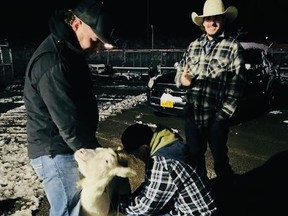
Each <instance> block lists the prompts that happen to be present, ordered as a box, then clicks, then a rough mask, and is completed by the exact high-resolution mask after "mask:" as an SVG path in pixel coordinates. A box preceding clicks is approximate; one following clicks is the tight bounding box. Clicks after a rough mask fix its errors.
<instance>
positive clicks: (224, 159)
mask: <svg viewBox="0 0 288 216" xmlns="http://www.w3.org/2000/svg"><path fill="white" fill-rule="evenodd" d="M228 133H229V125H228V121H224V120H223V121H211V122H210V124H209V125H208V126H207V127H200V128H199V127H198V126H197V125H195V124H194V122H193V121H192V120H191V119H190V118H186V121H185V135H186V142H187V144H188V147H189V152H190V160H191V162H193V163H196V164H198V166H200V168H201V167H202V168H203V170H204V172H206V173H207V170H206V161H205V153H206V150H207V144H208V145H209V148H210V150H211V153H212V155H213V159H214V171H215V173H216V175H217V177H218V178H219V179H223V180H224V179H226V178H230V177H232V176H233V171H232V168H231V166H230V164H229V158H228V155H227V154H228V148H227V140H228Z"/></svg>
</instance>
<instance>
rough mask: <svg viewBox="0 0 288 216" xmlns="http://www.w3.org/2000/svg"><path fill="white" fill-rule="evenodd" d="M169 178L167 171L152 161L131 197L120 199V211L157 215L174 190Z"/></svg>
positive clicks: (132, 213)
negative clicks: (151, 165)
mask: <svg viewBox="0 0 288 216" xmlns="http://www.w3.org/2000/svg"><path fill="white" fill-rule="evenodd" d="M169 178H170V177H169V173H168V171H167V170H164V169H161V166H159V165H157V164H156V163H154V164H153V167H152V168H151V169H149V171H148V172H147V174H146V176H145V182H144V183H142V185H140V186H139V187H138V188H137V190H136V191H135V192H134V193H133V194H132V196H131V197H129V198H128V197H127V196H126V197H125V198H126V199H121V200H120V203H119V206H120V212H122V213H124V214H131V215H157V213H159V211H160V210H162V209H165V207H166V206H167V204H168V201H169V200H170V199H171V197H172V196H173V194H174V191H175V190H176V188H175V187H174V185H172V184H171V179H170V181H169ZM167 181H168V182H170V184H169V183H167Z"/></svg>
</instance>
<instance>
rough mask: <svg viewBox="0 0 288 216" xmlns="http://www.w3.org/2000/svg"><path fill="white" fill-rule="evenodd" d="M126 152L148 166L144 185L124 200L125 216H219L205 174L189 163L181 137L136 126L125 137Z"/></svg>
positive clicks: (121, 203)
mask: <svg viewBox="0 0 288 216" xmlns="http://www.w3.org/2000/svg"><path fill="white" fill-rule="evenodd" d="M121 141H122V144H123V146H124V150H126V151H127V152H128V153H130V154H133V155H134V156H135V157H137V158H139V159H141V160H142V161H143V162H144V163H145V166H146V173H145V180H144V182H143V183H142V184H141V185H140V186H139V187H138V188H137V189H136V190H135V191H134V192H133V193H132V194H131V195H129V196H122V197H121V198H120V201H119V210H120V212H121V213H123V214H125V215H213V216H214V215H216V214H217V207H216V203H215V202H216V201H215V196H214V195H213V192H212V189H211V187H210V185H209V180H208V178H207V176H206V175H205V173H203V172H202V171H200V169H198V168H197V167H196V166H193V165H189V164H188V163H187V159H186V158H187V157H186V154H187V150H186V145H185V144H184V143H183V140H182V138H181V137H180V135H179V134H178V133H175V132H173V131H172V130H171V129H170V128H167V127H166V126H163V125H158V126H157V128H156V129H155V130H154V131H153V130H152V129H151V128H150V127H149V126H147V125H144V124H138V123H136V124H133V125H131V126H129V127H127V128H126V129H125V131H124V132H123V134H122V137H121Z"/></svg>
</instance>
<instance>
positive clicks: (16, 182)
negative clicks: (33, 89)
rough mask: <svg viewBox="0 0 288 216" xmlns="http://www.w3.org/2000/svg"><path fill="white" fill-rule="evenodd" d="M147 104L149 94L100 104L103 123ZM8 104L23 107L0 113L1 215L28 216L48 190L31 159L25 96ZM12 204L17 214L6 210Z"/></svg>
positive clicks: (12, 99) (6, 100)
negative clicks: (41, 182)
mask: <svg viewBox="0 0 288 216" xmlns="http://www.w3.org/2000/svg"><path fill="white" fill-rule="evenodd" d="M10 89H12V90H13V87H12V88H10ZM145 101H146V95H145V94H140V95H138V96H127V97H126V98H124V99H123V100H121V101H117V102H113V101H110V102H105V103H100V104H99V110H100V121H104V120H105V119H106V118H107V117H108V116H110V115H114V114H116V113H120V112H121V111H122V110H124V109H130V108H132V107H134V106H136V105H138V104H140V103H144V102H145ZM6 103H16V104H18V105H19V106H18V107H16V108H13V109H10V110H8V111H7V112H4V113H1V114H0V124H1V127H0V155H1V163H0V216H6V215H14V216H28V215H32V212H33V211H34V210H37V209H38V207H39V204H40V201H41V199H42V198H43V197H44V191H43V189H42V186H41V184H40V182H39V180H38V179H37V176H36V174H35V172H34V170H33V169H32V167H31V166H30V163H29V159H28V157H27V148H26V128H25V124H26V113H25V107H24V102H23V99H22V96H13V97H8V98H1V99H0V106H1V105H3V104H6ZM8 201H12V202H13V203H14V202H15V206H17V209H18V210H17V211H16V212H9V211H7V210H6V209H9V206H8V205H9V202H8ZM14 209H15V208H14ZM13 211H14V210H13Z"/></svg>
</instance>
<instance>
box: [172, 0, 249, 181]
mask: <svg viewBox="0 0 288 216" xmlns="http://www.w3.org/2000/svg"><path fill="white" fill-rule="evenodd" d="M237 14H238V11H237V8H235V7H234V6H230V7H228V8H227V9H225V7H224V4H223V2H222V1H221V0H207V1H206V2H205V4H204V8H203V15H198V14H197V13H195V12H193V13H192V21H193V22H194V23H195V24H196V25H197V26H199V27H200V28H201V30H203V31H204V33H203V34H202V35H201V36H200V37H199V38H197V39H196V40H195V41H193V42H191V43H190V45H189V47H188V49H187V50H186V52H185V53H184V55H183V58H182V59H181V61H180V63H179V66H178V70H177V74H176V76H175V82H176V84H177V86H180V85H183V86H190V89H189V91H188V92H189V93H188V95H187V96H188V103H187V107H186V109H185V115H186V118H185V136H186V142H187V144H188V146H189V151H190V160H193V161H194V162H197V163H198V165H199V166H200V167H202V168H203V169H204V171H205V172H206V162H205V152H206V150H207V144H208V145H209V147H210V150H211V152H212V155H213V159H214V171H215V173H216V175H217V179H219V180H220V182H223V183H232V182H233V177H234V172H233V170H232V167H231V165H230V164H229V157H228V155H227V153H228V148H227V140H228V133H229V119H230V117H231V116H232V115H233V113H234V111H235V109H236V107H237V105H238V100H239V98H240V97H241V95H242V92H243V89H244V86H245V77H244V74H243V68H244V61H243V57H242V47H241V45H240V43H238V42H237V41H236V39H235V38H233V37H229V36H227V35H226V34H225V27H226V25H227V23H231V22H232V21H233V20H234V19H235V18H236V17H237Z"/></svg>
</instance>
